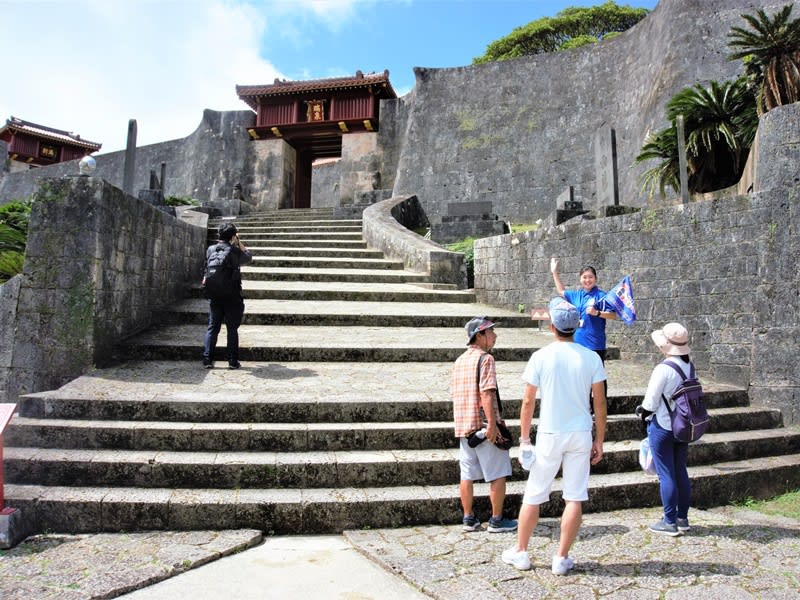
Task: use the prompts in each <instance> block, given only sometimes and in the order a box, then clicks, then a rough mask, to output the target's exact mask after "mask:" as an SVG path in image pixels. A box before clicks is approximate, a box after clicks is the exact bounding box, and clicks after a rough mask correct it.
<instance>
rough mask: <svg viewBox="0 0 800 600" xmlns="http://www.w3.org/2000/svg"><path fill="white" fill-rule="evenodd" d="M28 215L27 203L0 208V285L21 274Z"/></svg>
mask: <svg viewBox="0 0 800 600" xmlns="http://www.w3.org/2000/svg"><path fill="white" fill-rule="evenodd" d="M30 213H31V205H30V203H29V202H10V203H8V204H4V205H3V206H0V283H5V282H6V281H8V280H9V279H11V278H12V277H14V275H16V274H17V273H22V264H23V262H24V260H25V243H26V240H27V238H28V221H29V220H30Z"/></svg>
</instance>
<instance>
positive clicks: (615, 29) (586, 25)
mask: <svg viewBox="0 0 800 600" xmlns="http://www.w3.org/2000/svg"><path fill="white" fill-rule="evenodd" d="M648 13H649V11H648V10H647V9H646V8H633V7H630V6H627V5H625V6H619V5H617V4H616V2H612V1H610V0H609V1H608V2H605V3H604V4H600V5H598V6H593V7H589V8H583V7H570V8H565V9H564V10H562V11H561V12H559V13H558V14H557V15H556V16H555V17H544V18H542V19H537V20H536V21H531V22H530V23H528V24H527V25H524V26H522V27H517V28H516V29H514V30H513V31H512V32H511V33H510V34H509V35H507V36H506V37H504V38H500V39H499V40H496V41H494V42H492V43H491V44H489V45H488V46H487V47H486V53H485V54H484V55H483V56H479V57H477V58H474V59H473V60H472V62H473V64H480V63H487V62H492V61H497V60H508V59H510V58H517V57H519V56H527V55H531V54H542V53H545V52H555V51H557V50H565V49H568V48H575V47H577V46H583V45H586V44H587V43H592V42H595V41H597V40H601V39H603V38H604V37H610V35H609V34H615V33H619V32H622V31H625V30H626V29H630V28H631V27H633V26H634V25H635V24H636V23H638V22H639V21H641V20H642V19H643V18H644V17H645V16H647V14H648Z"/></svg>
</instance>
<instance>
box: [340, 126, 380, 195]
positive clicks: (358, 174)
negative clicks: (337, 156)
mask: <svg viewBox="0 0 800 600" xmlns="http://www.w3.org/2000/svg"><path fill="white" fill-rule="evenodd" d="M379 164H380V162H379V160H378V134H377V133H350V134H346V135H343V136H342V160H341V161H340V162H339V169H340V174H339V204H340V206H348V205H352V204H356V203H357V202H356V199H355V198H356V196H357V195H359V194H362V193H368V192H374V191H376V190H378V189H380V187H381V173H380V167H379Z"/></svg>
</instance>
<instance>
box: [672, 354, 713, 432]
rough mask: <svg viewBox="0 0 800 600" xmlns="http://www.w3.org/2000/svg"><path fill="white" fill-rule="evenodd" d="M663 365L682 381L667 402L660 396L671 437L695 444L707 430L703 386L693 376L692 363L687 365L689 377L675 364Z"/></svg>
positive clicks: (707, 420) (707, 418)
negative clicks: (669, 425) (667, 366)
mask: <svg viewBox="0 0 800 600" xmlns="http://www.w3.org/2000/svg"><path fill="white" fill-rule="evenodd" d="M663 364H665V365H669V366H670V367H672V368H673V369H674V370H675V372H676V373H677V374H678V375H680V376H681V379H682V383H681V384H680V385H679V386H678V387H677V388H676V390H675V391H674V392H673V393H672V397H671V398H670V399H669V400H667V399H666V398H665V397H664V396H662V398H664V400H665V401H666V403H667V409H668V410H669V417H670V420H671V421H672V435H673V436H674V437H675V439H676V440H678V441H679V442H696V441H697V440H699V439H700V438H701V437H702V435H703V434H704V433H705V432H706V429H708V423H709V420H710V419H709V417H708V410H707V409H706V403H705V400H704V399H703V386H701V385H700V382H699V381H698V380H697V377H696V376H695V373H694V365H693V364H692V363H689V377H686V375H684V374H683V371H682V370H681V368H680V367H679V366H678V365H676V364H675V363H673V362H671V361H669V360H665V361H664V362H663Z"/></svg>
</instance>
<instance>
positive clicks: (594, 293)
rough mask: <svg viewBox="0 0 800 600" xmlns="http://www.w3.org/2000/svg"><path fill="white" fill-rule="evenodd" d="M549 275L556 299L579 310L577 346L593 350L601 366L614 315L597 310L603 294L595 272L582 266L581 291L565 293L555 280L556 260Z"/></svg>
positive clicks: (615, 314) (552, 261) (554, 259)
mask: <svg viewBox="0 0 800 600" xmlns="http://www.w3.org/2000/svg"><path fill="white" fill-rule="evenodd" d="M550 272H551V273H552V274H553V282H554V283H555V284H556V290H557V291H558V295H559V296H563V298H564V299H565V300H566V301H567V302H569V303H570V304H572V305H573V306H574V307H575V308H577V309H578V314H579V315H580V317H581V326H580V327H579V328H578V329H577V330H576V331H575V337H574V340H575V342H576V343H578V344H580V345H581V346H584V347H586V348H588V349H589V350H594V351H595V352H597V354H599V355H600V358H601V359H602V360H603V363H605V361H606V321H613V320H615V319H616V318H617V313H615V312H613V311H601V310H599V309H598V308H597V306H599V305H600V304H601V303H602V300H603V298H604V297H605V295H606V292H605V291H604V290H602V289H600V288H599V287H597V271H595V270H594V267H592V266H589V265H587V266H585V267H583V268H582V269H581V272H580V274H579V281H580V284H581V287H580V288H578V289H575V290H567V289H565V288H564V284H563V283H561V278H560V277H559V276H558V259H557V258H555V257H553V258H551V259H550Z"/></svg>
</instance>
